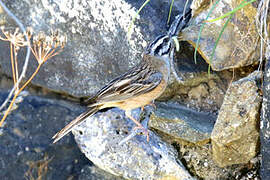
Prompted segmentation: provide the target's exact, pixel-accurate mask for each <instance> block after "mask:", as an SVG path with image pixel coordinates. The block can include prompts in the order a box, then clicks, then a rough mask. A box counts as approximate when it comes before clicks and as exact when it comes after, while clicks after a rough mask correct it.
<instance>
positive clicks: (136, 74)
mask: <svg viewBox="0 0 270 180" xmlns="http://www.w3.org/2000/svg"><path fill="white" fill-rule="evenodd" d="M161 80H162V73H161V72H158V71H155V70H154V69H153V68H152V67H150V66H149V65H148V64H147V63H141V64H140V65H138V66H137V67H134V68H132V69H130V70H129V71H128V72H126V73H124V74H123V75H121V76H119V77H118V78H116V79H114V80H112V81H111V82H110V83H109V84H108V85H106V86H105V87H103V88H102V89H101V90H100V91H99V92H98V93H97V95H96V96H95V97H94V98H95V101H96V103H94V104H92V103H90V102H91V100H89V103H88V105H89V106H93V105H98V104H103V103H106V102H118V101H123V100H126V99H128V98H131V97H136V96H138V95H140V94H143V93H147V92H149V91H151V90H152V89H154V88H155V87H157V86H158V85H159V84H160V82H161Z"/></svg>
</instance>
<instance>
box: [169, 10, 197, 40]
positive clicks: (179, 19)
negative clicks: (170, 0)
mask: <svg viewBox="0 0 270 180" xmlns="http://www.w3.org/2000/svg"><path fill="white" fill-rule="evenodd" d="M191 12H192V10H191V9H188V10H187V11H186V13H185V14H184V15H183V14H182V15H178V16H176V17H175V20H174V21H173V22H172V24H171V26H170V29H169V31H168V34H170V35H171V36H177V35H178V33H179V32H180V31H182V29H184V28H185V27H186V26H187V25H188V23H189V20H190V19H191V16H192V13H191Z"/></svg>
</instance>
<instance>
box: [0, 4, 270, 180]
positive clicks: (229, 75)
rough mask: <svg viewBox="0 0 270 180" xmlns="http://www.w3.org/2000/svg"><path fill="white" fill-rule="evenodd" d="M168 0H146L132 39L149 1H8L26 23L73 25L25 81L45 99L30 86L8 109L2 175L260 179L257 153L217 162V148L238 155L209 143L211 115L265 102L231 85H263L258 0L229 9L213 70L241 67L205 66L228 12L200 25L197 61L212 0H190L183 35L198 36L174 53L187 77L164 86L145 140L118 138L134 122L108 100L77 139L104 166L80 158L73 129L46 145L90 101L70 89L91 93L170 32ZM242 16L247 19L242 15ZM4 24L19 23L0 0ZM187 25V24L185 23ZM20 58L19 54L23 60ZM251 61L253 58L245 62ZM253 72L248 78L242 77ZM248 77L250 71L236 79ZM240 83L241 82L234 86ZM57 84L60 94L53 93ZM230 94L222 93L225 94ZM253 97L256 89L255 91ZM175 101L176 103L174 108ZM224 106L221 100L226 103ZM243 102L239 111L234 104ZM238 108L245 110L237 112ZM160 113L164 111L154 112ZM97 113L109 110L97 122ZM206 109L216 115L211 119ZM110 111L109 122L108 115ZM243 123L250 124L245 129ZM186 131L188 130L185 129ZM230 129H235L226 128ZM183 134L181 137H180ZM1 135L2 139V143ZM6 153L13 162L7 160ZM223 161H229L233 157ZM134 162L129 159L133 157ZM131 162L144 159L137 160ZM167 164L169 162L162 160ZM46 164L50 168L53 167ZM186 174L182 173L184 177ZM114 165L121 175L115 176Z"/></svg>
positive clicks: (232, 115)
mask: <svg viewBox="0 0 270 180" xmlns="http://www.w3.org/2000/svg"><path fill="white" fill-rule="evenodd" d="M170 2H171V1H169V0H161V1H150V4H148V5H147V6H146V7H145V8H144V9H143V10H142V11H141V13H140V15H139V19H138V20H136V22H135V26H134V27H133V28H134V30H133V31H132V36H131V38H130V39H128V38H127V29H128V25H129V23H130V22H131V17H132V15H133V14H134V13H135V11H136V10H137V9H139V7H140V6H141V4H142V3H143V2H141V1H134V0H127V1H120V0H117V1H106V2H105V1H98V0H93V1H84V0H82V1H78V2H77V1H76V2H73V1H65V3H63V2H60V1H55V0H54V1H48V0H43V1H41V2H40V3H36V1H35V0H24V1H18V2H17V1H16V2H15V1H14V2H13V1H11V0H8V1H5V3H6V4H7V6H8V7H9V8H10V9H11V10H12V11H13V12H14V13H15V14H16V15H17V16H18V17H19V18H20V19H22V21H23V24H24V25H25V26H28V25H32V26H33V27H34V28H35V31H36V32H38V31H40V30H43V31H46V32H48V31H49V29H51V28H52V29H56V28H59V29H60V31H61V30H62V33H63V32H66V33H67V35H68V43H67V46H66V48H65V49H64V51H63V52H62V53H61V54H59V55H58V56H55V57H54V58H53V59H50V60H49V61H48V62H47V63H46V64H44V65H43V66H42V69H41V71H40V72H39V74H38V76H37V77H36V78H35V79H34V81H33V84H32V85H30V87H29V88H28V90H29V92H30V94H35V95H37V96H42V98H41V97H36V96H32V95H30V96H29V97H26V98H25V97H22V99H24V100H25V101H23V102H22V103H19V104H17V107H19V108H18V109H17V110H15V111H13V112H12V113H11V114H10V115H9V118H8V119H7V120H6V123H5V126H4V128H3V129H0V133H1V136H0V139H4V141H0V146H1V148H0V153H1V154H2V155H3V154H5V155H6V156H1V155H0V169H4V171H1V172H0V179H2V178H4V177H5V176H6V175H7V177H8V178H9V179H18V178H17V177H19V179H21V177H23V176H24V175H25V174H26V175H27V176H28V177H29V176H31V174H32V175H33V176H34V177H35V178H36V177H37V176H38V171H39V170H41V169H42V172H43V174H44V179H60V180H61V179H81V180H86V179H123V177H125V178H129V179H132V178H133V177H134V178H139V177H142V176H144V177H147V178H146V179H151V177H152V179H153V178H154V179H155V178H163V179H172V178H175V179H182V178H183V177H185V175H187V176H188V178H189V179H190V178H191V177H190V175H189V174H191V175H192V177H194V178H198V179H259V176H258V171H259V166H260V156H256V157H255V158H252V159H251V156H250V157H245V159H244V161H242V162H245V163H244V164H238V165H228V166H226V167H219V165H220V163H216V161H215V160H214V158H215V157H214V156H213V154H215V156H216V157H221V158H224V159H226V158H227V159H228V158H230V157H231V155H235V154H234V153H235V152H236V151H234V150H232V148H225V150H231V151H230V153H228V154H227V155H228V156H227V157H225V156H224V154H222V153H223V151H219V152H218V153H217V151H216V148H217V143H216V142H215V141H212V142H208V143H207V144H205V143H206V142H207V141H208V139H209V134H210V133H211V129H212V126H213V124H212V123H213V121H214V118H212V117H215V116H217V115H219V117H220V119H221V116H222V114H223V115H225V114H224V112H225V111H226V112H228V113H227V115H228V118H227V120H229V119H234V120H236V119H237V120H238V119H239V118H244V117H248V111H247V112H245V110H246V106H247V107H252V105H253V106H254V107H255V108H254V110H256V111H253V112H254V116H259V111H260V109H259V108H257V107H258V106H257V104H255V103H250V102H251V101H252V100H254V101H255V102H256V103H257V102H258V100H259V99H260V95H259V93H257V95H256V96H247V97H246V98H244V97H242V96H241V95H240V94H239V93H238V96H239V98H240V97H242V100H247V101H248V102H247V101H243V104H240V102H242V101H240V100H241V99H240V100H239V99H237V100H235V99H234V98H231V99H230V97H232V96H233V95H235V94H236V95H237V93H235V94H234V92H239V91H241V89H242V88H243V87H246V86H248V85H250V86H251V87H252V88H250V89H247V88H246V89H244V90H243V95H244V94H247V93H249V92H251V91H253V92H254V93H255V89H256V88H257V91H259V89H258V87H256V86H255V80H254V79H253V80H252V78H250V76H248V75H249V74H251V73H252V72H253V71H254V69H257V66H256V63H255V65H254V64H251V63H253V62H256V61H257V59H259V58H257V59H254V58H256V57H257V54H258V52H257V49H256V50H255V49H254V48H256V47H255V45H256V35H257V34H255V36H253V35H254V34H252V33H253V30H254V29H253V28H254V27H253V26H249V23H250V16H249V14H251V15H252V13H254V12H253V11H254V7H256V4H254V3H253V4H252V5H249V6H248V7H249V8H248V15H246V14H245V15H244V16H242V14H241V13H243V12H246V11H242V10H241V11H239V12H238V13H239V14H236V15H235V16H234V17H233V18H232V21H231V22H230V25H229V28H228V29H226V30H225V32H224V34H223V36H222V37H223V38H224V39H222V40H221V45H220V46H218V48H217V50H216V54H215V56H214V60H218V61H215V62H214V61H213V64H212V67H213V69H214V70H222V69H228V68H231V67H241V68H238V69H228V70H223V71H219V72H215V71H212V72H211V73H210V74H209V73H208V72H207V69H208V64H207V63H206V61H207V62H209V54H210V53H211V49H212V47H213V42H214V41H215V39H216V37H217V34H211V33H212V32H216V31H211V30H212V29H214V30H218V29H219V28H220V27H221V26H222V24H224V20H222V21H223V22H221V21H217V22H215V23H209V24H207V27H206V29H208V31H207V32H205V31H203V37H202V38H201V44H200V49H199V51H200V53H201V54H202V56H199V55H197V63H195V61H194V59H193V56H194V48H193V47H192V45H190V44H189V43H191V44H193V45H194V42H195V39H196V37H195V34H196V33H197V32H198V26H199V25H200V22H201V21H202V19H203V18H205V16H206V13H207V12H206V11H208V10H209V7H210V5H209V2H210V1H208V0H194V1H192V4H193V5H192V8H193V9H194V11H193V14H194V15H195V18H194V19H195V20H194V22H193V25H191V26H190V27H189V29H188V30H186V31H185V32H184V33H183V34H182V35H181V34H180V35H181V36H182V38H185V37H186V34H185V33H190V34H188V35H191V36H190V37H192V39H191V40H190V39H189V43H187V42H181V43H180V52H177V53H176V55H175V62H174V66H175V68H176V72H177V74H178V76H179V77H180V78H181V79H182V83H179V82H177V81H175V79H174V77H173V76H171V79H170V84H169V86H168V88H167V89H166V91H165V92H164V94H163V95H162V96H161V97H160V98H159V99H158V101H162V102H161V103H160V102H157V103H156V104H157V109H156V110H155V114H153V116H152V120H151V121H152V122H151V123H152V124H151V126H152V127H151V133H150V142H149V143H147V142H146V138H145V137H144V136H139V135H138V136H136V137H134V138H132V139H131V140H130V141H128V142H127V143H125V144H123V145H119V142H120V141H121V140H123V138H125V137H127V135H128V134H129V133H130V131H131V129H132V127H134V123H133V122H131V121H129V120H128V119H127V118H126V117H124V114H123V111H120V110H118V109H112V110H109V111H103V112H99V113H98V114H97V115H96V116H95V117H93V118H92V119H91V121H90V120H88V121H90V122H85V124H84V125H83V126H80V127H78V128H77V130H75V131H74V133H75V135H76V141H77V142H78V144H79V145H80V148H81V150H82V151H83V152H84V153H85V154H86V155H87V158H89V159H91V160H92V161H93V162H94V163H95V164H97V165H98V166H99V167H101V168H102V169H105V170H106V172H104V171H103V170H101V169H99V168H98V167H96V166H94V165H93V164H92V162H90V161H89V160H87V158H86V157H84V155H83V154H82V153H81V152H80V151H79V150H78V148H76V146H77V145H76V144H75V141H74V140H73V136H72V135H68V136H67V137H64V138H63V139H62V140H61V141H59V142H58V143H57V144H56V145H52V144H50V143H51V140H50V138H51V136H52V135H53V134H54V133H55V132H57V131H58V130H60V129H61V128H63V127H64V125H65V124H67V123H69V122H70V121H71V120H72V119H73V118H74V117H76V116H77V115H78V114H79V113H80V112H82V111H83V110H85V108H82V107H80V106H78V105H77V103H75V102H73V103H72V102H67V101H66V100H67V99H69V100H70V99H72V100H75V101H76V102H78V101H79V99H78V98H76V97H75V98H74V96H85V95H90V94H92V93H94V92H96V91H97V90H98V89H99V88H100V87H101V86H103V85H104V84H106V83H107V82H108V81H109V80H111V79H112V78H113V77H115V76H117V75H119V74H121V73H123V72H125V71H126V70H127V69H128V68H129V67H131V66H133V65H136V64H137V63H138V62H139V60H140V57H141V54H142V52H143V50H144V47H145V46H146V44H148V43H149V42H151V41H152V40H153V39H154V38H155V37H156V36H157V35H160V34H162V33H164V32H165V31H166V28H165V26H166V20H167V13H168V9H169V3H170ZM213 2H214V1H213ZM232 2H233V5H228V4H227V3H228V1H221V4H219V6H218V8H216V9H215V14H213V17H214V16H219V15H220V13H221V14H222V13H223V14H224V13H225V12H228V11H229V10H230V9H232V8H233V7H235V5H236V4H239V3H240V2H239V0H234V1H232ZM184 3H185V0H179V1H175V5H174V7H173V14H172V16H171V21H172V20H173V18H174V16H175V15H176V14H178V13H179V12H181V10H182V9H183V5H184ZM190 3H191V2H190ZM223 5H224V6H223ZM221 6H222V7H223V8H221ZM242 17H243V19H244V20H242V19H239V18H242ZM211 19H212V16H211ZM225 20H226V19H225ZM1 24H5V26H6V27H14V23H13V22H12V21H11V20H10V19H9V18H8V17H7V16H5V14H3V12H2V11H1V9H0V25H1ZM194 24H195V25H194ZM249 27H250V30H251V31H250V32H249V33H246V31H245V30H246V28H249ZM189 30H191V31H190V32H187V31H189ZM193 30H194V31H193ZM191 32H192V33H193V34H191ZM245 33H246V36H244V37H243V36H242V35H243V34H245ZM0 34H1V33H0ZM205 35H206V36H207V37H206V36H205ZM251 36H252V37H251ZM227 37H229V38H232V39H233V40H232V43H233V45H232V44H229V45H228V44H226V42H227V41H228V40H227V39H226V38H227ZM237 38H242V39H241V40H239V39H237ZM236 42H237V43H236ZM224 43H225V44H224ZM242 43H243V44H242ZM253 45H254V46H253ZM247 46H248V47H247ZM0 47H1V49H2V51H1V52H0V71H1V72H0V87H4V88H5V89H6V88H10V87H12V83H13V82H12V80H11V79H10V71H11V69H10V65H9V62H10V61H9V56H8V54H9V44H8V43H5V42H2V41H0ZM229 48H230V49H229ZM253 50H255V51H253ZM23 55H24V54H23V51H22V52H21V53H20V55H19V59H22V58H24V56H23ZM238 55H239V57H238ZM228 57H229V58H228ZM247 57H248V58H247ZM223 58H224V59H223ZM204 59H205V60H206V61H205V60H204ZM22 62H23V61H21V60H20V61H19V63H22ZM35 63H36V62H34V61H33V59H32V61H31V62H30V64H29V65H30V67H29V69H28V70H29V71H28V73H29V74H30V73H31V71H33V70H34V68H35V67H36V64H35ZM248 64H251V65H249V66H247V67H243V66H246V65H248ZM3 73H4V74H3ZM29 74H28V76H29ZM247 76H248V78H245V77H247ZM242 78H244V79H243V80H240V81H239V79H242ZM234 81H235V82H234ZM232 82H234V83H233V85H234V86H233V87H234V88H235V89H234V91H232V90H230V91H232V92H231V93H232V96H230V94H229V93H230V92H229V91H227V88H228V86H229V85H231V84H232ZM244 82H246V83H247V84H245V83H244ZM265 82H267V81H265ZM241 83H244V85H243V87H241V85H242V84H241ZM266 84H267V83H266ZM235 86H236V87H235ZM250 86H248V88H249V87H250ZM237 87H239V88H238V89H237ZM267 87H268V86H265V91H266V92H265V94H264V96H265V98H264V101H265V100H266V99H267V97H266V96H267V95H266V93H267V89H266V88H267ZM56 91H58V93H55V92H56ZM226 91H227V93H226ZM254 93H253V95H254ZM4 94H6V92H5V93H4ZM225 94H226V99H225V100H226V102H223V99H224V95H225ZM44 95H45V96H46V97H44ZM238 96H237V97H238ZM234 97H236V96H234ZM252 97H254V98H253V99H252ZM1 99H3V98H1ZM228 101H229V102H228ZM172 102H173V104H177V106H176V107H175V106H173V107H172ZM244 102H246V104H247V105H246V104H244ZM0 103H1V101H0ZM264 103H265V105H264V108H265V109H264V110H262V113H261V114H263V115H264V117H265V119H263V121H262V124H261V127H262V131H261V135H262V136H261V141H262V144H261V150H262V168H261V175H262V177H266V178H268V174H269V172H268V171H269V169H268V163H267V162H268V159H267V157H268V154H269V153H268V151H269V150H268V149H267V148H268V144H267V142H268V139H267V138H268V126H267V123H268V121H267V119H266V118H267V115H266V113H265V112H266V111H267V101H265V102H264ZM179 104H181V106H179ZM228 104H236V105H239V104H240V106H238V107H236V109H235V110H237V111H236V112H234V111H232V110H233V108H231V106H227V105H228ZM182 105H183V106H182ZM221 106H222V107H223V108H222V109H221V110H220V107H221ZM224 107H226V109H225V108H224ZM239 107H240V108H239ZM241 107H244V108H241ZM239 109H240V111H238V110H239ZM178 111H181V113H179V112H178ZM219 111H220V112H219ZM237 112H240V113H238V114H237ZM219 113H220V114H219ZM134 115H138V111H134ZM238 115H239V116H243V117H239V116H238ZM155 116H157V117H158V118H153V117H155ZM101 117H104V119H103V120H100V121H98V119H99V118H101ZM174 117H176V119H175V118H174ZM199 117H203V118H199ZM208 117H209V119H211V120H209V121H207V118H208ZM262 117H263V116H262ZM181 118H182V119H184V120H185V122H184V125H183V124H181V123H183V121H181ZM162 119H163V120H164V119H166V120H170V121H167V122H166V123H164V121H161V120H162ZM105 120H107V121H106V122H105ZM195 120H196V121H195ZM93 122H94V123H93ZM172 122H173V123H172ZM233 122H235V121H233ZM153 123H155V126H153ZM179 123H180V124H179ZM237 123H238V121H237ZM156 125H159V126H156ZM161 125H162V126H161ZM219 125H220V123H218V124H217V126H219ZM223 125H224V124H223ZM225 125H226V127H224V126H223V127H224V128H221V129H220V131H217V130H214V131H215V134H216V135H217V136H216V137H220V139H221V140H223V139H222V138H224V137H225V136H224V134H223V133H224V131H225V130H227V128H229V127H230V126H229V125H230V124H226V123H225ZM234 125H235V124H234ZM241 125H243V126H242V129H240V130H239V132H244V133H246V132H248V130H254V124H252V123H251V124H249V125H248V124H245V123H242V124H241ZM167 127H168V128H167ZM176 127H177V128H176ZM178 127H180V128H182V127H185V128H186V129H185V130H188V133H186V132H185V133H183V131H184V130H183V129H179V128H178ZM244 128H246V129H248V130H246V131H244ZM229 129H232V128H229ZM257 130H258V129H257ZM175 132H178V133H177V138H175V137H174V136H175V135H176V133H175ZM252 132H254V131H252ZM187 134H188V136H186V135H187ZM178 135H179V136H178ZM212 135H213V134H212ZM225 135H226V137H229V138H230V137H231V136H229V135H230V134H229V133H227V134H225ZM236 135H237V134H236ZM249 135H252V133H251V134H249ZM253 135H254V136H253V137H254V138H253V141H252V140H251V139H252V138H246V139H244V140H243V141H242V142H246V143H250V144H252V145H250V146H249V147H248V148H253V149H254V147H255V144H256V145H257V142H258V131H257V134H256V133H253ZM85 137H87V138H88V139H86V138H85ZM179 137H180V138H179ZM246 137H249V136H246ZM256 137H257V138H256ZM182 138H185V140H179V139H182ZM229 138H228V139H227V142H229V144H228V145H226V147H227V146H228V147H230V142H233V143H234V142H235V141H234V140H235V139H233V137H231V138H232V139H229ZM220 139H219V140H220ZM230 140H231V141H230ZM245 140H246V141H245ZM198 141H199V142H200V143H198ZM2 142H3V143H5V144H1V143H2ZM201 142H203V143H201ZM222 143H223V142H222ZM241 145H242V144H241ZM2 147H3V148H2ZM233 148H234V147H233ZM237 148H238V147H237ZM234 149H235V148H234ZM239 149H241V148H239ZM232 151H233V152H232ZM237 152H238V149H237ZM256 152H257V151H256ZM99 153H101V154H99ZM249 154H252V153H249ZM98 155H99V156H98ZM160 155H161V156H160ZM225 155H226V154H225ZM238 157H240V158H242V155H238V154H237V158H238ZM10 159H11V161H9V160H10ZM138 159H140V160H138ZM249 159H250V160H249ZM161 160H162V162H161ZM241 160H243V158H242V159H241ZM248 160H249V161H248ZM247 161H248V162H247ZM224 162H225V163H227V161H224ZM239 162H240V161H238V162H237V163H239ZM132 163H133V165H130V164H132ZM134 164H135V165H140V166H141V167H143V168H140V167H139V166H134ZM164 164H166V165H167V164H169V165H170V166H168V167H167V168H166V167H165V165H164ZM163 165H164V166H163ZM223 165H224V164H223ZM146 166H147V167H146ZM46 167H48V169H47V171H46ZM15 168H19V170H18V171H17V172H16V173H13V172H14V169H15ZM59 170H60V171H59ZM187 171H188V173H187ZM108 173H110V174H108ZM181 173H183V174H184V175H183V176H182V175H181ZM113 174H115V175H117V176H123V177H117V176H115V175H113ZM167 175H168V176H167ZM131 177H132V178H131ZM4 179H5V178H4Z"/></svg>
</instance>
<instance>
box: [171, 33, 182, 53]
mask: <svg viewBox="0 0 270 180" xmlns="http://www.w3.org/2000/svg"><path fill="white" fill-rule="evenodd" d="M177 38H178V37H177V36H173V37H172V38H171V39H172V40H173V42H174V45H175V49H176V51H179V49H180V45H179V41H178V39H177Z"/></svg>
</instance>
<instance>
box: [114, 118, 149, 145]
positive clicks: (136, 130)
mask: <svg viewBox="0 0 270 180" xmlns="http://www.w3.org/2000/svg"><path fill="white" fill-rule="evenodd" d="M149 119H150V118H149V117H146V118H145V119H144V120H143V121H142V123H141V125H138V126H136V127H134V128H133V129H132V130H131V133H130V134H129V135H128V136H127V137H126V138H124V139H123V140H122V141H121V142H120V143H119V145H122V144H124V143H126V142H127V141H129V140H130V139H132V138H133V137H135V136H136V135H137V134H141V133H142V134H143V135H145V136H146V140H147V142H149V130H148V121H149Z"/></svg>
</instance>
